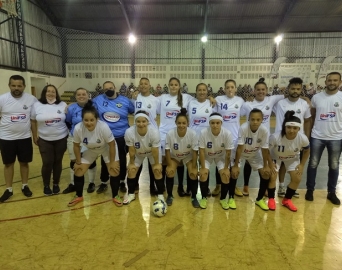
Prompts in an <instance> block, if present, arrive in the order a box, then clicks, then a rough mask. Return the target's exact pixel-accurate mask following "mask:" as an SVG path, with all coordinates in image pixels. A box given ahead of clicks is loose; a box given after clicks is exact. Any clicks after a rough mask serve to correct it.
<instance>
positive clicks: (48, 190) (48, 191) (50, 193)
mask: <svg viewBox="0 0 342 270" xmlns="http://www.w3.org/2000/svg"><path fill="white" fill-rule="evenodd" d="M44 195H45V196H52V190H51V188H50V187H49V186H46V187H44Z"/></svg>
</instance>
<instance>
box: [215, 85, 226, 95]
mask: <svg viewBox="0 0 342 270" xmlns="http://www.w3.org/2000/svg"><path fill="white" fill-rule="evenodd" d="M224 94H225V92H224V90H223V87H220V89H219V90H218V91H217V95H218V96H223V95H224Z"/></svg>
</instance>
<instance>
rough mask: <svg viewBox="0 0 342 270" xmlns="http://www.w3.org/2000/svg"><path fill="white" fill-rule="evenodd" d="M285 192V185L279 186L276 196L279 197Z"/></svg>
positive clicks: (283, 195)
mask: <svg viewBox="0 0 342 270" xmlns="http://www.w3.org/2000/svg"><path fill="white" fill-rule="evenodd" d="M285 192H286V188H285V187H281V186H279V189H278V196H279V197H285Z"/></svg>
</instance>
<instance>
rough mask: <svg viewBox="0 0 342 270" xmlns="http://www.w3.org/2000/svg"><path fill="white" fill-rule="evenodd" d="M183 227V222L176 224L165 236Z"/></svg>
mask: <svg viewBox="0 0 342 270" xmlns="http://www.w3.org/2000/svg"><path fill="white" fill-rule="evenodd" d="M182 227H183V224H178V225H177V226H176V227H174V228H173V229H172V230H171V231H169V232H168V233H167V234H166V236H167V237H170V236H171V235H173V234H174V233H175V232H177V231H178V230H179V229H180V228H182Z"/></svg>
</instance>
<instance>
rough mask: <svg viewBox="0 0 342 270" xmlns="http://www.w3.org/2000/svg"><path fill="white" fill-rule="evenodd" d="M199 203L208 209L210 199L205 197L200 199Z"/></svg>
mask: <svg viewBox="0 0 342 270" xmlns="http://www.w3.org/2000/svg"><path fill="white" fill-rule="evenodd" d="M199 205H200V207H201V208H202V209H206V208H207V205H208V200H207V198H203V199H201V200H200V201H199Z"/></svg>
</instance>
